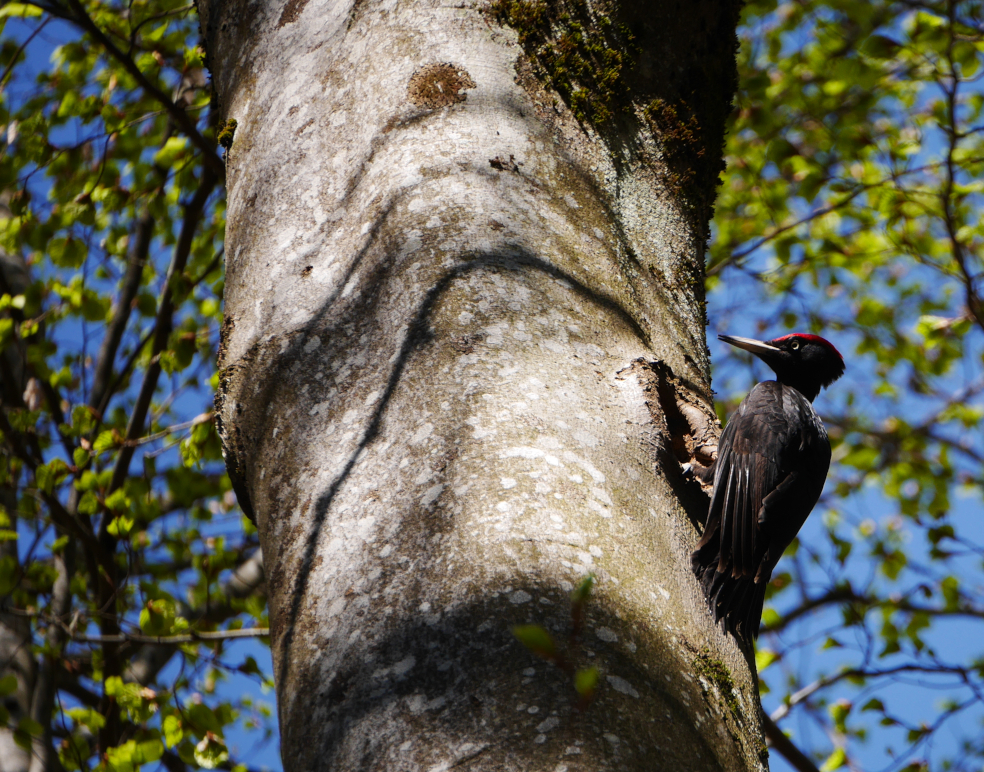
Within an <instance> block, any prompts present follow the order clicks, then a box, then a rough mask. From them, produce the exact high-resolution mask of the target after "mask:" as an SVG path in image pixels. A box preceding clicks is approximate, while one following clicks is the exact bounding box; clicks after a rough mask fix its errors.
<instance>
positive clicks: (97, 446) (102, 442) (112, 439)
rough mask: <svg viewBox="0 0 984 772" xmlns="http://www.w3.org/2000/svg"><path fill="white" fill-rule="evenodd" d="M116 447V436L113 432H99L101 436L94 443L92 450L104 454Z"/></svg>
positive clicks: (108, 430)
mask: <svg viewBox="0 0 984 772" xmlns="http://www.w3.org/2000/svg"><path fill="white" fill-rule="evenodd" d="M115 446H116V435H114V434H113V432H112V430H110V429H107V430H106V431H102V432H99V436H98V437H96V441H95V442H93V443H92V449H93V450H94V451H95V452H96V453H102V452H104V451H107V450H109V449H110V448H113V447H115Z"/></svg>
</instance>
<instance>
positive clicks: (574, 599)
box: [571, 574, 595, 605]
mask: <svg viewBox="0 0 984 772" xmlns="http://www.w3.org/2000/svg"><path fill="white" fill-rule="evenodd" d="M594 582H595V576H594V574H588V575H587V576H586V577H584V578H583V579H582V580H581V582H580V583H579V584H578V586H577V587H575V588H574V592H572V593H571V603H573V604H575V605H583V604H584V603H587V601H588V598H590V597H591V590H592V588H593V587H594Z"/></svg>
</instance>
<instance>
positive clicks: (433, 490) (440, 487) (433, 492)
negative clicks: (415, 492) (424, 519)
mask: <svg viewBox="0 0 984 772" xmlns="http://www.w3.org/2000/svg"><path fill="white" fill-rule="evenodd" d="M443 492H444V484H443V483H438V484H437V485H434V486H432V487H430V488H428V489H427V492H426V493H425V494H424V495H423V498H421V499H420V505H421V506H423V507H429V506H430V505H431V504H433V503H434V502H435V501H437V500H438V498H440V496H441V494H442V493H443Z"/></svg>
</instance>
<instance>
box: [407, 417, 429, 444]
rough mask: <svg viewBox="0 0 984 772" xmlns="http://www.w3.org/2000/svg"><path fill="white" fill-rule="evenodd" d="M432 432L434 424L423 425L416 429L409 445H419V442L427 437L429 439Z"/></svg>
mask: <svg viewBox="0 0 984 772" xmlns="http://www.w3.org/2000/svg"><path fill="white" fill-rule="evenodd" d="M433 432H434V424H432V423H430V422H428V423H425V424H424V425H423V426H421V427H420V428H419V429H417V431H416V432H414V434H413V437H411V438H410V444H411V445H419V444H420V443H421V442H423V441H424V440H426V439H427V438H428V437H430V436H431V434H432V433H433Z"/></svg>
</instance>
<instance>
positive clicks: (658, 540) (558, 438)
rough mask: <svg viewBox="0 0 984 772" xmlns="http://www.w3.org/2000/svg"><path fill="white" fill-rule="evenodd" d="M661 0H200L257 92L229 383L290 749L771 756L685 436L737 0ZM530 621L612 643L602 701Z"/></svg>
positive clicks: (547, 764)
mask: <svg viewBox="0 0 984 772" xmlns="http://www.w3.org/2000/svg"><path fill="white" fill-rule="evenodd" d="M650 5H651V4H645V3H642V4H635V3H623V4H620V3H617V2H611V3H605V4H601V3H594V4H587V5H586V4H585V3H583V2H579V3H567V4H565V3H560V2H550V3H546V2H544V3H532V2H512V3H508V2H506V3H498V4H495V5H494V6H484V5H481V4H474V3H469V2H461V3H456V4H442V3H438V2H434V1H433V0H429V1H428V0H424V1H422V2H414V3H408V2H403V3H400V2H396V1H395V0H380V1H376V2H373V1H371V0H366V1H361V0H360V1H357V2H307V0H289V2H287V3H282V2H252V3H247V2H245V0H242V1H239V0H201V1H200V3H199V10H200V13H201V19H202V28H203V33H204V39H205V42H206V49H207V54H208V59H209V67H210V70H211V73H212V76H213V83H214V87H215V92H216V96H217V99H218V101H219V105H220V110H221V112H222V114H223V117H224V118H226V119H235V120H236V122H237V128H236V133H235V138H234V141H233V144H232V147H231V149H230V150H229V152H228V155H227V184H228V210H227V216H228V225H227V234H226V256H227V257H226V265H227V278H226V294H225V301H226V311H225V313H226V316H225V324H224V331H223V332H224V334H223V347H222V353H221V361H220V367H221V372H220V379H221V386H220V390H219V393H218V395H217V399H216V404H217V408H218V415H219V418H220V432H221V434H222V437H223V444H224V449H225V453H226V461H227V466H228V468H229V470H230V474H231V476H232V478H233V480H234V483H235V485H236V490H237V493H238V494H239V496H240V501H241V503H242V504H243V507H244V509H245V510H246V511H247V512H248V513H251V514H253V515H254V516H255V517H256V519H257V523H258V526H259V531H260V537H261V544H262V548H263V555H264V564H265V568H266V572H267V585H268V591H269V600H270V612H271V643H272V647H273V655H274V667H275V676H276V680H277V691H278V709H279V717H280V727H281V736H282V753H283V756H284V763H285V768H287V769H290V770H328V769H331V770H370V769H372V770H375V769H379V770H382V769H385V770H418V769H419V770H446V769H451V768H461V769H465V768H467V769H470V770H486V769H488V770H493V769H495V770H512V769H516V770H558V771H559V770H595V769H619V770H634V769H639V770H643V769H645V770H659V769H666V770H674V771H678V770H709V769H723V770H749V769H761V768H763V767H764V743H763V741H762V736H761V730H760V726H759V711H760V707H759V702H758V696H757V692H756V687H755V682H754V675H753V672H752V668H753V665H752V663H751V662H750V661H749V658H748V657H747V654H746V653H743V652H742V651H741V650H740V649H739V648H738V647H737V646H736V644H735V643H734V641H733V640H731V639H729V638H726V637H725V636H724V635H723V634H722V633H721V632H720V631H719V630H718V629H716V628H715V627H714V626H713V624H712V622H711V618H710V616H709V614H708V612H707V609H706V605H705V603H704V601H703V599H702V597H701V596H700V591H699V588H698V586H697V583H696V581H695V580H694V578H693V576H692V575H691V573H690V567H689V566H690V560H689V555H690V552H691V550H692V549H693V547H694V545H695V543H696V541H697V538H698V530H697V526H696V525H695V523H697V522H699V521H700V519H701V518H702V517H703V514H704V512H705V511H706V498H705V497H704V496H703V494H702V493H701V491H700V490H699V488H698V487H697V485H696V483H694V482H692V481H688V480H686V479H685V478H684V476H683V475H682V474H681V471H680V467H679V462H680V461H686V460H689V459H691V458H693V457H694V454H696V458H697V460H704V461H706V460H707V454H708V452H709V451H710V448H711V446H712V445H713V443H714V440H715V437H716V431H717V429H716V426H715V422H714V413H713V410H712V407H711V392H710V378H709V366H708V357H707V349H706V344H705V333H704V326H705V313H704V306H703V295H702V292H703V291H702V277H703V254H704V248H705V243H706V238H707V228H708V219H709V214H710V207H709V203H708V202H710V201H711V200H712V198H713V192H714V185H715V182H716V177H717V174H718V171H719V168H720V161H721V152H722V141H723V140H722V138H723V126H724V119H725V116H726V115H727V112H728V110H729V109H730V101H731V97H732V93H733V89H734V45H735V24H736V22H737V5H736V4H732V3H718V2H704V3H679V4H676V5H672V6H671V4H659V5H658V7H657V8H655V9H653V8H650V7H649V6H650ZM641 6H645V7H641ZM575 24H576V26H575ZM612 30H617V31H618V32H617V33H616V32H612ZM613 36H614V38H613ZM619 36H621V38H619ZM613 39H614V40H616V42H617V41H618V40H619V39H621V41H622V44H623V46H624V47H623V50H622V51H621V52H619V51H617V50H614V52H613V53H608V51H609V50H613V49H611V45H612V41H613ZM599 41H600V42H602V43H604V45H603V46H601V47H599V46H598V45H596V43H598V42H599ZM548 45H549V46H552V48H550V51H553V52H557V51H568V53H569V52H570V50H574V55H572V56H570V57H568V58H567V59H565V62H566V63H567V66H568V69H566V70H565V69H563V68H560V67H559V66H557V67H553V70H552V75H551V76H550V77H549V78H548V77H547V72H548V70H549V69H550V68H549V67H548V66H547V65H546V64H545V63H544V62H545V61H546V59H545V57H546V56H547V53H546V52H547V48H546V46H548ZM606 46H607V47H608V48H605V47H606ZM551 55H552V54H551ZM564 56H567V54H564ZM578 56H583V58H581V59H578V58H577V57H578ZM592 57H594V58H592ZM599 57H601V58H603V60H604V62H607V63H608V64H606V65H605V66H606V67H608V66H609V65H610V67H609V69H608V70H604V72H610V73H611V74H612V78H614V79H615V81H616V88H615V89H613V90H612V92H611V93H610V94H608V95H607V96H605V98H604V99H603V100H601V101H599V99H600V97H599V99H595V100H594V103H593V106H592V95H591V94H589V93H588V92H587V91H585V92H581V91H579V90H578V88H580V87H579V86H578V82H577V81H576V77H581V78H582V80H585V79H589V78H592V77H595V76H592V75H590V74H586V73H588V69H587V64H585V62H587V63H588V64H590V63H592V62H595V63H596V62H597V61H599ZM620 57H621V58H620ZM579 62H580V64H579ZM582 65H584V66H582ZM571 67H573V68H574V69H575V70H577V71H578V72H580V73H581V74H580V75H576V76H575V75H572V74H571V69H570V68H571ZM619 68H622V69H619ZM604 72H603V73H602V74H601V75H598V76H597V77H596V78H595V79H594V80H591V83H592V84H594V85H593V87H595V86H597V90H598V93H601V89H602V86H601V85H599V84H601V83H602V80H603V78H602V76H603V75H604ZM565 73H566V74H565ZM605 77H607V76H605ZM551 78H552V80H551ZM565 78H568V79H571V78H573V79H572V80H569V81H565ZM585 104H587V107H585ZM599 104H600V105H602V106H603V107H604V108H605V109H604V110H602V109H598V105H599ZM572 108H573V109H572ZM590 573H593V574H594V575H595V576H596V578H597V585H596V590H595V593H594V595H593V596H592V598H591V600H590V602H589V604H588V606H587V621H586V627H585V629H584V632H583V635H582V636H581V637H580V639H578V640H574V641H569V640H568V638H569V634H570V631H571V627H572V619H571V616H572V614H571V604H570V600H569V594H570V592H571V590H572V589H573V588H574V587H575V586H576V585H577V584H578V583H579V582H580V581H581V579H582V578H583V577H584V576H586V575H588V574H590ZM516 624H537V625H541V626H543V627H545V628H547V629H548V630H550V631H551V632H552V634H553V636H554V638H555V639H556V640H558V641H559V642H561V645H562V647H563V648H564V651H565V658H566V659H567V660H568V661H569V662H570V663H572V665H573V666H577V667H583V666H587V665H592V664H593V665H596V666H597V667H598V668H599V669H600V671H601V674H602V675H601V679H600V687H599V689H598V691H597V693H596V696H595V698H594V699H593V701H591V703H590V704H589V705H588V706H587V707H586V709H584V710H580V709H579V706H578V705H577V702H578V696H577V694H576V692H575V691H574V688H573V685H572V679H571V676H570V674H569V672H565V669H564V668H561V667H557V666H555V665H553V664H549V663H547V662H545V661H544V660H542V659H537V658H535V657H534V656H533V655H532V654H531V653H530V652H528V651H526V650H525V649H524V648H523V647H522V646H521V645H520V644H519V643H518V642H517V641H516V639H515V638H514V637H513V635H512V634H511V632H510V628H511V626H513V625H516Z"/></svg>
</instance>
